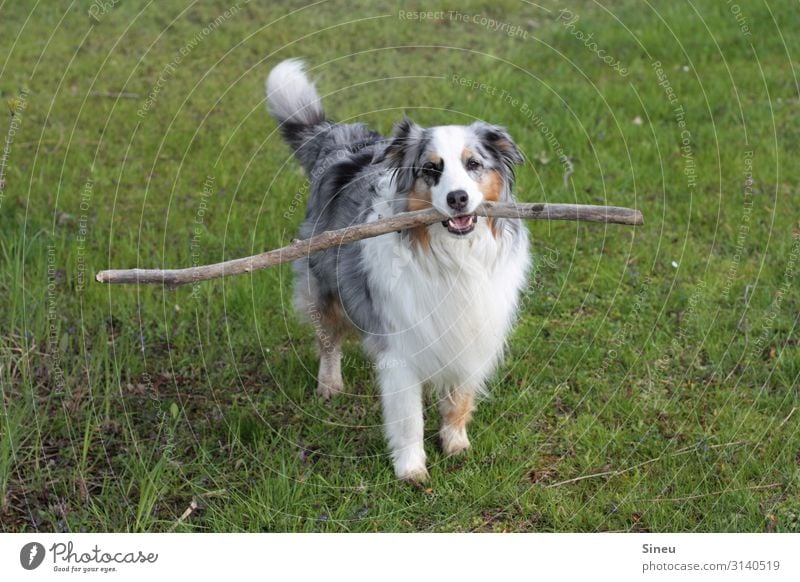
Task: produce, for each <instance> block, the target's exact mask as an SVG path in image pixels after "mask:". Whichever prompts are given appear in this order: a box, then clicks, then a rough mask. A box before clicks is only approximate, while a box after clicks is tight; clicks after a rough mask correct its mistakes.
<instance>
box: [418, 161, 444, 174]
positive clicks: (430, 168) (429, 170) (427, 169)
mask: <svg viewBox="0 0 800 582" xmlns="http://www.w3.org/2000/svg"><path fill="white" fill-rule="evenodd" d="M440 172H441V170H439V168H437V167H436V165H435V164H433V163H432V162H427V163H426V164H425V165H424V166H422V173H423V174H425V175H427V176H435V175H436V174H439V173H440Z"/></svg>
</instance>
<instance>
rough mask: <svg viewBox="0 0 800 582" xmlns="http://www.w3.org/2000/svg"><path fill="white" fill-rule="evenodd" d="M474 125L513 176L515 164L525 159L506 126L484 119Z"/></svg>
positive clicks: (487, 145) (483, 141) (477, 132)
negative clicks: (492, 123)
mask: <svg viewBox="0 0 800 582" xmlns="http://www.w3.org/2000/svg"><path fill="white" fill-rule="evenodd" d="M472 127H473V128H474V130H475V133H476V134H477V135H478V137H479V138H480V140H481V143H482V144H483V146H484V147H485V148H486V149H488V150H489V151H490V152H491V154H492V155H493V156H495V158H496V159H497V160H498V161H500V162H502V163H503V165H504V166H505V167H506V168H507V169H508V171H509V172H510V174H511V177H512V178H513V176H514V166H515V165H517V164H522V162H523V159H522V154H521V153H520V152H519V148H518V147H517V144H515V143H514V140H513V139H511V136H510V135H509V133H508V131H506V128H504V127H500V126H499V125H490V124H488V123H484V122H483V121H477V122H475V123H474V124H472Z"/></svg>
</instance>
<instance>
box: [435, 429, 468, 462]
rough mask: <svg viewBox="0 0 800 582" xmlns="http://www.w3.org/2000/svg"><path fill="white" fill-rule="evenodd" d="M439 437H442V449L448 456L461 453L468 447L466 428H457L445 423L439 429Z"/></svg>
mask: <svg viewBox="0 0 800 582" xmlns="http://www.w3.org/2000/svg"><path fill="white" fill-rule="evenodd" d="M439 437H440V438H441V439H442V451H443V452H444V454H445V455H447V456H448V457H450V456H452V455H457V454H459V453H463V452H464V451H466V450H467V449H468V448H469V447H470V444H469V438H468V437H467V429H466V428H460V429H458V428H454V427H452V426H450V425H447V424H446V425H444V426H443V427H442V429H441V430H440V431H439Z"/></svg>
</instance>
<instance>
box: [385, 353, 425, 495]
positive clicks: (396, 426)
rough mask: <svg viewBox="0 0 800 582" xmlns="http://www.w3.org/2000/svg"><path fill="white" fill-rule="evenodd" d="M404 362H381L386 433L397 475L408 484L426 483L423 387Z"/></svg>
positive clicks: (391, 359) (393, 359) (392, 360)
mask: <svg viewBox="0 0 800 582" xmlns="http://www.w3.org/2000/svg"><path fill="white" fill-rule="evenodd" d="M401 362H402V360H399V359H396V358H388V357H387V358H383V359H382V361H381V360H379V361H378V374H379V379H380V388H381V402H382V404H383V419H384V430H385V432H386V439H387V440H388V441H389V449H390V450H391V453H392V460H393V461H394V472H395V475H397V477H398V478H400V479H405V480H408V481H425V480H426V479H427V478H428V470H427V469H426V468H425V447H424V444H423V443H424V440H423V428H424V422H423V417H422V385H421V384H420V382H419V379H418V378H417V376H416V374H414V372H413V371H412V370H411V369H409V368H408V367H406V366H401V365H399V364H400V363H401Z"/></svg>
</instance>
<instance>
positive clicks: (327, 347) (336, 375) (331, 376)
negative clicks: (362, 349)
mask: <svg viewBox="0 0 800 582" xmlns="http://www.w3.org/2000/svg"><path fill="white" fill-rule="evenodd" d="M320 335H321V334H317V341H318V343H319V373H318V374H317V394H319V395H320V396H321V397H322V398H324V399H325V400H328V399H329V398H330V397H331V396H335V395H336V394H339V393H340V392H342V391H344V380H342V336H341V334H336V335H333V334H331V335H327V336H326V337H325V339H322V338H320V337H319V336H320Z"/></svg>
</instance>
